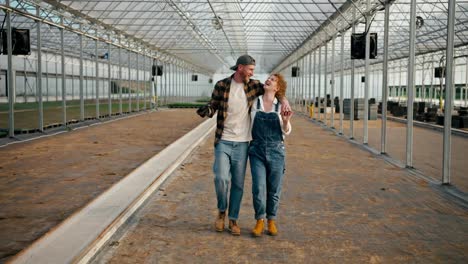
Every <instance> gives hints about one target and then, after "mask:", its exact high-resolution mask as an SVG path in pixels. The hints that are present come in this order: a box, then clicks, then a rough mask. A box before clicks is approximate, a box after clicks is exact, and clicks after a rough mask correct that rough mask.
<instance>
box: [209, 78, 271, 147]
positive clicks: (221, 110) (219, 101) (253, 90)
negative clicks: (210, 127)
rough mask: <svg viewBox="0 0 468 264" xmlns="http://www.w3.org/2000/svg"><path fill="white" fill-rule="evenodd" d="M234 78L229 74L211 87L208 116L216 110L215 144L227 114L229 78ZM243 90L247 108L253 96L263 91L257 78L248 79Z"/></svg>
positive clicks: (219, 136)
mask: <svg viewBox="0 0 468 264" xmlns="http://www.w3.org/2000/svg"><path fill="white" fill-rule="evenodd" d="M232 78H234V75H231V76H230V77H229V78H226V79H224V80H221V81H218V82H217V83H216V85H215V87H214V89H213V93H212V94H211V100H210V103H209V109H210V111H209V114H208V116H209V117H213V116H214V114H215V112H216V111H218V114H217V117H216V132H215V142H214V144H215V145H216V144H217V143H218V142H219V141H220V140H221V137H222V136H223V130H224V121H225V120H226V116H227V109H228V101H229V90H230V87H231V80H232ZM244 92H245V95H246V97H247V104H248V106H249V108H250V107H251V106H252V104H253V102H254V100H255V98H257V97H258V96H259V95H262V94H263V93H264V90H263V84H262V83H261V82H260V81H258V80H252V79H251V80H249V82H248V83H245V84H244Z"/></svg>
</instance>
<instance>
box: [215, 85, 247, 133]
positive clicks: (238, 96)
mask: <svg viewBox="0 0 468 264" xmlns="http://www.w3.org/2000/svg"><path fill="white" fill-rule="evenodd" d="M221 139H223V140H229V141H235V142H247V141H251V140H252V135H251V133H250V115H249V107H248V104H247V97H246V96H245V92H244V84H243V83H236V82H235V81H234V79H232V81H231V87H230V90H229V101H228V109H227V116H226V120H224V130H223V135H222V136H221Z"/></svg>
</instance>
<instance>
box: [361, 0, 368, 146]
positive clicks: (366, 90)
mask: <svg viewBox="0 0 468 264" xmlns="http://www.w3.org/2000/svg"><path fill="white" fill-rule="evenodd" d="M369 11H370V0H367V12H366V17H367V19H366V53H365V67H364V72H365V73H364V76H365V82H364V138H363V142H362V143H364V144H366V145H367V143H368V137H369V135H368V133H369V127H368V123H369V83H370V79H369V77H370V76H369V57H370V34H369V31H370V16H369V13H368V12H369Z"/></svg>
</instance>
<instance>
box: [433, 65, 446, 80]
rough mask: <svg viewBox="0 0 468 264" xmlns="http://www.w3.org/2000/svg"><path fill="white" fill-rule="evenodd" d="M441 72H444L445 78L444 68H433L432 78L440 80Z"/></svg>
mask: <svg viewBox="0 0 468 264" xmlns="http://www.w3.org/2000/svg"><path fill="white" fill-rule="evenodd" d="M442 72H444V78H445V77H447V71H446V70H445V67H435V68H434V77H435V78H442Z"/></svg>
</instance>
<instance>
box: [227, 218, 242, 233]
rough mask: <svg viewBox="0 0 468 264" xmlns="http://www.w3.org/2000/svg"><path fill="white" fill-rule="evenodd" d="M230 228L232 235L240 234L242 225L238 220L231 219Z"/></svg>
mask: <svg viewBox="0 0 468 264" xmlns="http://www.w3.org/2000/svg"><path fill="white" fill-rule="evenodd" d="M229 230H231V235H234V236H240V227H239V225H238V224H237V221H236V220H229Z"/></svg>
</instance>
